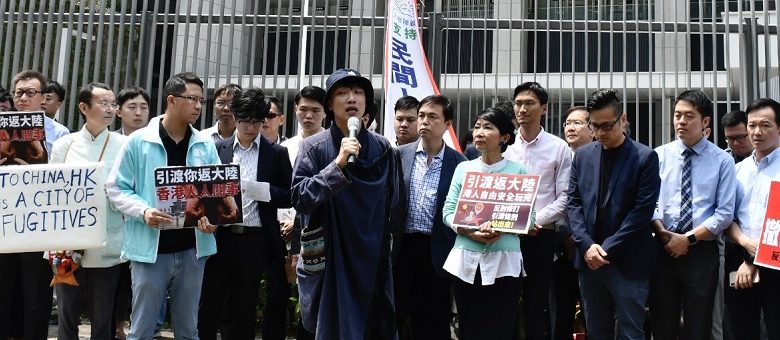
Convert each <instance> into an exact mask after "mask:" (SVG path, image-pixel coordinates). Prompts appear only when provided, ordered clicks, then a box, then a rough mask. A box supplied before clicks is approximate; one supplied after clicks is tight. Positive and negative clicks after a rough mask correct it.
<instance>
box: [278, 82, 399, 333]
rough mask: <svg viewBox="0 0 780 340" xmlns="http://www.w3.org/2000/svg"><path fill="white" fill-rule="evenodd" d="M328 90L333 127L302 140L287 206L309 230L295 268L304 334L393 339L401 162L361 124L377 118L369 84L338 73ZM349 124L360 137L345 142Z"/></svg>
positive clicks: (374, 134) (328, 110)
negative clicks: (393, 247)
mask: <svg viewBox="0 0 780 340" xmlns="http://www.w3.org/2000/svg"><path fill="white" fill-rule="evenodd" d="M326 85H327V95H326V101H325V113H326V115H327V116H328V118H330V119H331V120H332V121H333V124H332V125H331V127H330V129H328V130H325V131H322V132H320V133H318V134H316V135H314V136H311V137H309V138H307V139H304V140H303V143H302V145H301V152H300V154H299V155H298V159H297V161H296V164H295V170H294V175H293V188H292V200H293V203H294V205H295V210H296V211H298V214H299V215H301V221H302V224H303V225H304V226H306V227H305V228H304V230H303V236H302V237H301V242H302V244H303V246H302V251H301V259H300V260H299V262H298V287H299V292H300V303H301V318H302V321H303V322H302V327H304V328H305V329H306V330H307V331H309V332H312V333H315V334H314V335H315V336H316V338H317V339H319V340H330V339H379V340H382V339H393V338H394V337H395V334H396V332H395V327H394V323H395V322H394V321H395V320H394V308H393V300H394V298H393V284H392V282H393V281H392V266H391V262H390V243H391V237H390V235H391V228H390V226H391V225H392V220H393V219H394V218H397V212H398V211H397V206H398V201H399V198H400V192H399V190H401V189H400V181H401V177H400V176H401V174H400V169H399V166H400V164H399V160H398V159H397V155H396V153H395V150H394V149H393V148H392V147H391V146H390V142H388V141H387V139H385V138H384V137H382V136H380V135H378V134H376V133H373V132H369V131H368V130H367V129H366V127H365V126H364V125H363V124H362V122H361V120H360V119H361V117H363V115H364V114H367V115H368V116H369V119H368V120H369V123H370V122H371V121H373V120H374V118H375V116H376V108H375V104H374V88H373V87H372V85H371V81H370V80H368V79H366V78H363V77H362V76H361V75H360V73H359V72H358V71H356V70H352V69H339V70H336V71H335V72H334V73H333V74H332V75H330V76H329V77H328V80H327V81H326ZM353 117H354V118H356V119H357V120H358V122H359V125H358V131H357V136H356V137H349V136H350V132H349V128H348V120H349V119H351V118H353ZM350 156H353V157H350ZM351 158H352V159H353V160H350V159H351Z"/></svg>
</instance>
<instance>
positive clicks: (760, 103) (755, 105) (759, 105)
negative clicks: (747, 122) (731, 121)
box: [745, 98, 780, 126]
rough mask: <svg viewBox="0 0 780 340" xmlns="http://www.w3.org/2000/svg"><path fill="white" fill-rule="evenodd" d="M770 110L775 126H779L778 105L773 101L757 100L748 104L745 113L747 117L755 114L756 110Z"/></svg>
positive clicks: (779, 111)
mask: <svg viewBox="0 0 780 340" xmlns="http://www.w3.org/2000/svg"><path fill="white" fill-rule="evenodd" d="M767 107H768V108H771V109H772V111H773V112H774V113H775V124H777V126H780V114H779V113H780V103H778V102H776V101H775V100H773V99H769V98H759V99H756V100H755V101H753V102H752V103H750V105H748V107H747V109H745V112H746V113H747V116H750V114H751V113H753V112H756V111H758V110H761V109H764V108H767Z"/></svg>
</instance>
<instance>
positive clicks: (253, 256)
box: [198, 88, 292, 339]
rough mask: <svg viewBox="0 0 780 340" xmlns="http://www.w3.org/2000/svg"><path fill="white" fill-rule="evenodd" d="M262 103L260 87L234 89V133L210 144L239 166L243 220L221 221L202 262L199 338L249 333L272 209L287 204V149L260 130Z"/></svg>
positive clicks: (273, 228) (272, 228)
mask: <svg viewBox="0 0 780 340" xmlns="http://www.w3.org/2000/svg"><path fill="white" fill-rule="evenodd" d="M268 106H269V105H268V103H267V101H266V100H265V96H264V94H263V91H261V90H260V89H257V88H250V89H246V90H243V91H237V92H236V93H235V94H234V97H233V99H232V100H231V102H230V109H231V110H232V111H233V114H234V115H235V117H236V134H235V135H234V136H233V137H230V138H228V139H224V140H221V141H219V142H218V143H217V144H216V147H217V153H218V154H219V158H220V160H221V161H222V163H223V164H231V163H237V164H239V165H240V166H241V182H242V190H241V191H242V195H241V196H242V197H241V201H242V204H243V213H244V222H243V223H242V225H229V226H221V227H220V228H219V229H218V230H217V232H216V234H215V237H216V239H217V254H216V255H213V256H212V257H211V258H209V260H208V261H207V262H206V269H205V273H204V278H203V289H202V293H201V300H200V303H201V305H200V310H199V313H198V331H199V333H200V338H201V339H216V333H217V329H219V330H220V333H221V334H222V338H223V339H253V338H254V337H255V328H256V327H255V315H256V310H255V308H256V306H257V300H258V294H259V293H258V292H259V287H260V279H261V277H262V274H263V270H264V269H265V266H266V265H267V262H268V256H269V252H270V251H271V248H272V247H273V245H272V244H271V240H272V238H271V237H270V235H271V234H274V235H278V234H279V222H278V221H277V219H276V217H277V216H276V211H277V209H279V208H289V207H291V206H292V204H291V202H290V187H291V182H292V166H291V165H290V157H289V156H288V155H287V149H286V148H284V147H282V146H280V145H278V144H271V143H270V142H269V141H268V140H266V139H265V138H263V136H262V135H261V134H260V129H261V125H262V123H263V120H264V119H265V118H266V117H267V115H268ZM251 182H254V183H255V184H257V183H258V182H259V184H260V186H259V187H257V188H254V187H251V188H250V187H248V186H247V185H246V184H247V183H251ZM223 306H227V308H225V310H223ZM223 315H224V318H222V316H223ZM264 338H265V337H264Z"/></svg>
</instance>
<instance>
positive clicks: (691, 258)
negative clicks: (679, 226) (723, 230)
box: [648, 241, 720, 340]
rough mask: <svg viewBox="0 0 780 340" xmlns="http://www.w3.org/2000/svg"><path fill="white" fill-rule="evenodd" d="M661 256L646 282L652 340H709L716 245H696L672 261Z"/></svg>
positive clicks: (718, 263)
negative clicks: (681, 314)
mask: <svg viewBox="0 0 780 340" xmlns="http://www.w3.org/2000/svg"><path fill="white" fill-rule="evenodd" d="M663 256H664V259H663V261H664V262H662V264H661V266H660V268H659V270H658V272H657V273H656V274H655V275H654V276H653V278H652V279H651V280H650V294H649V296H648V302H649V304H650V327H651V330H652V332H653V338H655V339H677V338H680V339H688V340H694V339H702V340H709V339H710V336H711V334H712V309H713V306H714V304H715V287H716V286H717V284H718V267H719V266H720V258H719V255H718V244H717V242H716V241H704V242H699V243H697V244H695V245H693V246H691V247H690V249H689V250H688V254H686V255H684V256H681V257H679V258H676V259H675V258H671V257H669V255H667V254H666V253H664V255H663ZM681 311H682V313H683V320H684V325H683V327H682V329H680V312H681Z"/></svg>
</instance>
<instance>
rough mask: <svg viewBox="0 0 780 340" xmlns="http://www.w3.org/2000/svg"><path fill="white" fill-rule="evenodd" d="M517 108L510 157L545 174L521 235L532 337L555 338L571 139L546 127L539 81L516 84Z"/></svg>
mask: <svg viewBox="0 0 780 340" xmlns="http://www.w3.org/2000/svg"><path fill="white" fill-rule="evenodd" d="M514 93H515V94H514V111H515V117H516V118H517V123H518V125H519V129H518V134H517V137H518V138H517V142H516V143H514V144H512V145H510V146H509V147H508V148H507V149H506V151H505V152H504V157H506V158H507V159H509V160H510V161H513V162H517V163H520V164H523V165H525V166H526V168H527V169H528V173H529V174H534V175H541V179H540V183H539V192H538V194H537V198H536V205H535V209H536V225H535V226H534V227H533V228H531V230H530V231H529V233H528V235H526V236H521V238H520V239H521V241H520V249H521V250H522V252H523V259H524V260H523V266H524V267H525V271H526V273H527V274H528V275H527V276H526V277H524V278H523V309H524V316H525V317H524V321H525V333H526V339H529V340H534V339H549V337H550V334H549V330H550V318H549V317H548V311H549V308H550V306H549V305H550V303H549V298H548V296H549V291H550V283H551V281H552V275H553V254H554V252H555V222H556V221H558V220H559V219H561V218H563V217H564V215H565V214H566V190H567V188H568V187H569V170H570V168H571V158H572V157H571V151H570V150H569V146H568V145H566V142H565V141H563V140H562V139H560V138H558V137H557V136H555V135H553V134H550V133H548V132H546V131H544V128H543V127H542V125H541V121H542V116H544V115H545V114H546V113H547V100H548V99H547V98H548V95H547V91H546V90H545V89H544V88H543V87H542V86H541V85H539V83H535V82H527V83H523V84H521V85H519V86H517V87H516V88H515V92H514Z"/></svg>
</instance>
